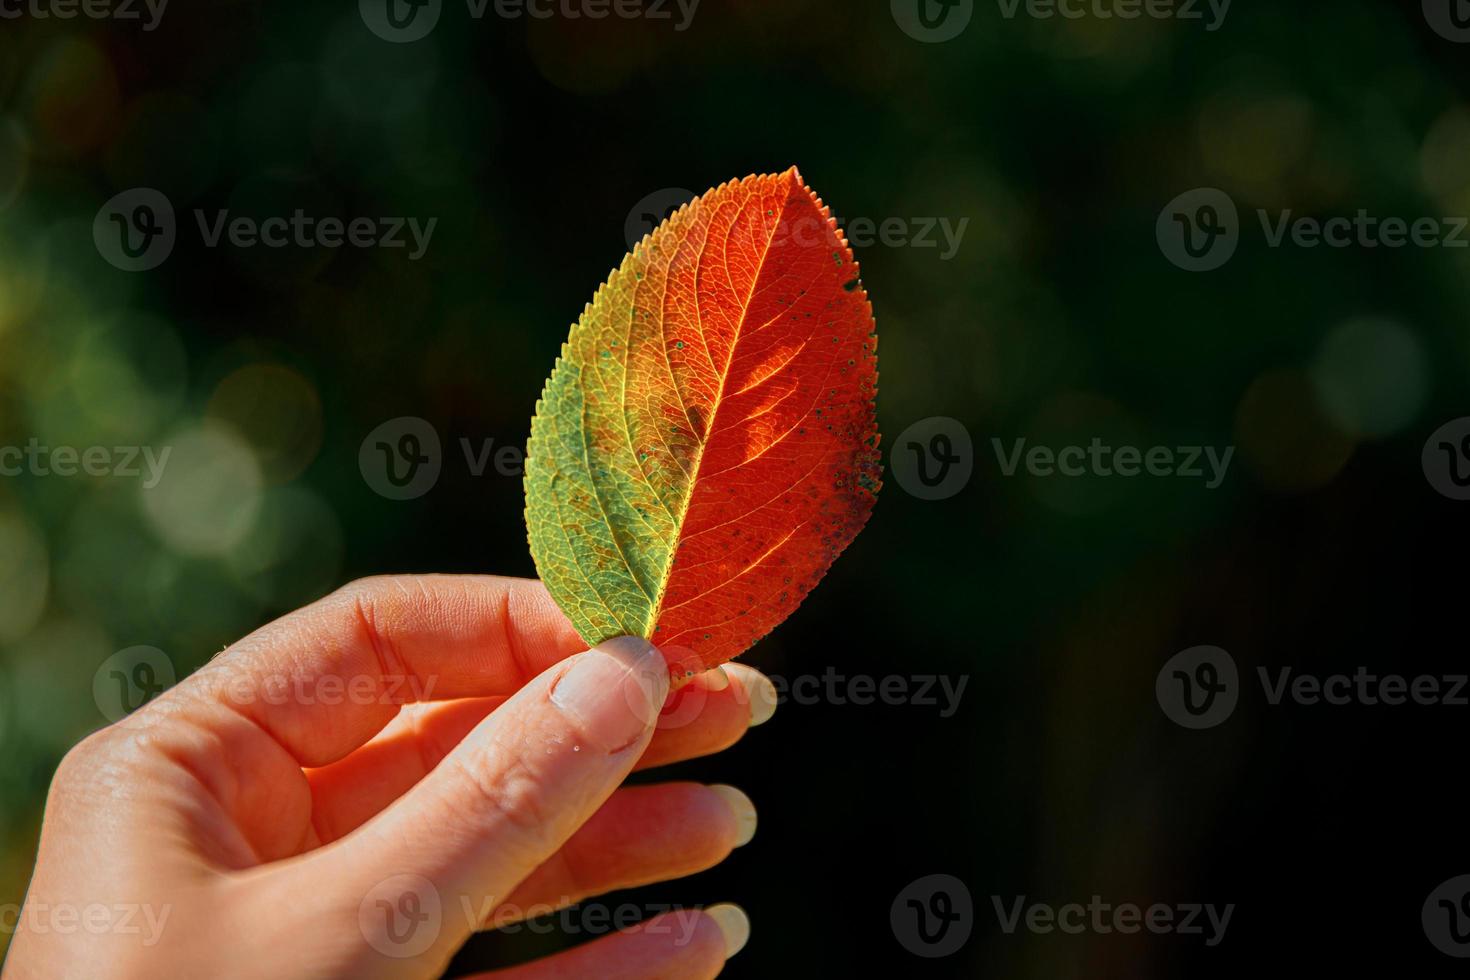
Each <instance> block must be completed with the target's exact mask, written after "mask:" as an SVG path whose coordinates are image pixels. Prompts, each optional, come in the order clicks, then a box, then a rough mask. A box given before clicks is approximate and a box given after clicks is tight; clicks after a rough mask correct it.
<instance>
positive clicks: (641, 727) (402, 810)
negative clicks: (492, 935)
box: [303, 637, 669, 961]
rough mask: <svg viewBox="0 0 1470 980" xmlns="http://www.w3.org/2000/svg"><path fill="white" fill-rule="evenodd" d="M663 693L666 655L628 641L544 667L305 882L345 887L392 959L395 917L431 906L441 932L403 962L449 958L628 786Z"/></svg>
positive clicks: (324, 854) (416, 941) (330, 850)
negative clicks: (622, 785)
mask: <svg viewBox="0 0 1470 980" xmlns="http://www.w3.org/2000/svg"><path fill="white" fill-rule="evenodd" d="M668 690H669V668H668V665H667V663H666V662H665V660H664V657H663V655H662V654H661V653H660V652H659V651H658V649H657V648H655V647H654V646H652V645H651V644H650V643H649V642H648V641H647V640H643V639H638V638H635V637H619V638H617V639H613V640H609V641H607V642H605V643H602V644H600V645H599V646H597V647H596V648H594V649H592V650H589V651H587V652H586V653H582V654H578V655H577V656H574V657H571V658H568V659H567V660H564V661H562V662H561V663H558V664H556V665H554V666H552V667H551V668H549V669H548V670H547V671H546V672H544V673H542V674H541V675H540V676H538V677H536V678H535V679H534V680H533V681H531V682H530V683H529V684H527V685H526V686H525V687H524V688H522V689H521V690H520V691H519V692H517V693H516V694H515V696H513V697H512V698H511V699H510V700H508V701H507V702H506V703H505V704H503V705H501V707H500V708H498V709H497V710H495V711H493V712H492V713H491V714H490V715H489V717H487V718H486V719H485V720H484V721H483V722H481V723H480V724H479V726H477V727H476V728H475V729H474V730H473V731H472V732H471V733H470V734H469V735H468V736H466V737H465V739H464V741H463V742H461V743H460V744H459V745H458V746H457V747H456V748H455V749H454V750H453V751H452V752H451V753H450V754H449V755H448V756H446V757H445V758H444V760H443V761H442V762H441V763H440V764H439V765H438V766H437V767H436V768H435V769H434V770H433V771H432V772H431V773H429V774H428V775H427V776H426V777H424V779H423V780H422V781H421V782H420V783H419V784H418V785H416V786H415V787H414V788H413V789H412V790H410V791H409V792H408V793H406V794H405V795H404V796H403V797H402V798H400V799H399V800H398V801H397V802H396V803H394V804H393V805H392V806H390V807H389V808H388V809H387V810H385V811H384V812H382V813H381V814H379V815H378V816H377V817H375V818H374V819H373V820H371V821H369V822H368V823H367V824H365V825H363V826H362V827H361V828H359V829H358V830H357V831H356V832H354V833H352V834H350V835H348V836H347V837H345V838H343V839H342V840H341V841H339V842H337V844H334V845H330V846H329V847H327V848H325V849H323V851H321V852H318V855H317V861H312V862H310V863H311V864H312V865H313V867H311V868H310V869H309V871H308V872H307V873H309V874H310V875H311V877H312V879H313V880H314V881H316V882H335V883H340V884H341V885H342V886H344V887H347V888H348V889H349V891H348V893H347V896H346V897H347V898H350V899H353V901H351V902H349V903H348V904H351V905H352V906H353V909H352V911H353V913H354V914H357V913H358V912H359V911H361V915H360V917H359V918H360V921H359V925H360V926H361V927H362V928H363V933H364V936H365V937H366V938H367V939H368V940H369V943H370V944H372V945H373V946H374V947H375V948H379V950H380V952H381V951H384V950H383V949H382V947H380V946H379V942H378V941H375V940H381V941H386V942H387V943H388V944H389V945H390V947H391V946H392V945H393V943H394V940H393V938H392V937H393V936H394V935H400V934H402V930H398V931H395V930H394V928H393V923H392V922H391V921H387V920H389V919H391V918H392V917H393V916H392V914H391V913H393V912H394V910H395V909H397V910H400V911H402V912H403V913H404V914H405V915H408V914H410V912H413V914H416V915H419V916H421V917H422V916H423V915H425V914H427V912H426V911H425V910H426V904H425V903H426V900H427V905H428V906H429V908H428V910H427V911H429V912H431V911H432V906H433V905H434V904H436V903H437V905H438V908H439V916H440V918H441V923H440V928H439V929H438V930H437V932H436V933H435V935H433V937H432V939H431V940H430V941H428V942H427V943H425V936H423V935H421V933H424V932H427V931H428V930H427V929H425V930H414V937H413V939H412V943H413V945H414V946H417V947H419V951H418V952H410V953H407V955H408V956H410V957H412V958H413V959H415V960H420V959H430V960H434V961H438V960H440V959H447V957H448V956H449V955H450V954H452V953H453V951H454V949H456V948H457V947H458V946H459V945H460V944H461V943H462V942H463V941H464V940H465V939H466V938H467V937H468V936H469V934H470V933H471V932H473V931H474V930H475V929H476V928H477V927H478V926H479V924H480V923H482V922H483V921H485V919H486V918H487V917H488V914H489V912H490V911H492V910H493V909H494V907H495V903H498V902H500V901H504V899H505V898H506V896H508V895H509V894H510V893H511V891H512V890H513V889H514V888H515V886H516V885H517V884H519V883H520V882H521V880H522V879H524V878H525V877H526V876H527V875H529V874H530V873H531V872H532V871H533V870H535V869H536V868H537V867H538V866H539V865H540V864H541V863H542V862H544V861H545V860H547V859H548V858H550V857H551V856H552V855H553V854H555V853H556V852H557V851H558V850H559V849H560V848H561V846H562V844H564V843H565V842H566V840H567V838H569V837H571V835H572V834H573V833H574V832H575V831H576V830H577V829H578V828H579V827H580V826H581V825H582V824H583V823H584V822H586V820H587V819H588V818H589V817H591V816H592V814H593V813H595V812H596V811H597V809H598V808H599V807H600V806H601V805H602V804H603V802H605V801H606V800H607V798H608V797H609V796H610V795H611V794H612V792H613V790H615V789H616V788H617V787H618V785H619V784H620V783H621V782H622V781H623V780H624V778H625V777H626V776H627V775H628V773H629V771H630V770H631V769H632V768H633V765H634V763H635V762H636V761H637V760H638V757H639V756H640V755H642V754H643V750H644V748H645V747H646V746H647V744H648V741H649V738H650V737H651V736H652V733H653V729H654V725H655V723H656V722H657V721H658V715H659V711H660V709H661V708H662V707H663V704H664V700H665V698H666V697H667V695H668ZM318 861H319V862H323V863H318ZM326 865H331V866H330V867H328V866H326ZM303 870H306V869H303ZM332 890H333V891H334V892H336V893H337V895H338V896H339V901H341V900H342V899H341V896H342V894H343V893H342V892H340V891H337V889H336V888H335V887H333V889H332ZM378 892H383V893H384V894H378ZM358 899H360V900H361V901H360V902H359V901H358ZM403 900H407V901H406V903H405V901H403ZM334 904H337V903H334ZM378 910H382V911H378ZM385 913H387V914H386V915H385ZM424 925H425V926H426V927H427V926H429V925H430V923H428V922H425V923H424ZM375 929H378V930H380V933H379V934H378V935H376V936H375V935H374V934H373V932H374V930H375ZM389 955H394V954H393V953H392V952H391V951H390V952H389Z"/></svg>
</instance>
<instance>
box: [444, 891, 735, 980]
mask: <svg viewBox="0 0 1470 980" xmlns="http://www.w3.org/2000/svg"><path fill="white" fill-rule="evenodd" d="M749 939H750V920H749V919H748V918H747V917H746V915H745V912H744V911H742V910H741V909H740V907H739V906H736V905H711V906H710V907H709V908H706V909H702V910H698V909H681V910H679V911H675V912H665V913H664V914H663V915H659V916H655V917H654V918H652V919H649V920H648V921H647V922H644V923H642V924H640V925H637V926H634V927H633V928H631V929H628V930H627V931H625V932H619V933H616V934H615V935H611V936H605V937H603V938H602V939H598V940H595V941H593V942H590V943H587V944H585V945H582V946H578V947H577V948H576V949H572V950H568V951H567V952H565V953H558V954H557V955H555V956H548V957H547V958H545V959H543V960H537V961H536V962H534V963H527V964H525V965H524V966H516V967H511V968H510V969H508V970H497V971H495V972H492V973H479V974H476V975H475V976H474V977H472V978H470V980H584V978H586V977H598V978H599V980H656V978H665V977H667V978H673V977H678V978H679V980H710V978H713V977H717V976H719V975H720V971H721V970H723V969H724V968H725V961H726V960H728V959H729V958H730V957H732V956H734V955H735V954H736V953H738V952H740V950H741V949H743V948H744V947H745V944H746V942H747V941H749Z"/></svg>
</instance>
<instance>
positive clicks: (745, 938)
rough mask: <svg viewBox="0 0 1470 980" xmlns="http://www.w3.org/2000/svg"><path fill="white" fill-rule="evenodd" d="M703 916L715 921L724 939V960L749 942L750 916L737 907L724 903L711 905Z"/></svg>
mask: <svg viewBox="0 0 1470 980" xmlns="http://www.w3.org/2000/svg"><path fill="white" fill-rule="evenodd" d="M704 914H705V915H707V916H709V917H710V918H711V919H714V920H715V925H717V926H719V927H720V934H721V935H722V936H724V937H725V959H727V960H728V959H729V958H730V957H732V956H734V955H735V954H736V953H738V952H740V951H741V950H742V949H744V948H745V944H746V943H748V942H750V916H748V915H746V914H745V910H744V909H742V908H741V907H740V906H738V905H732V904H730V903H729V902H725V903H723V904H720V905H711V906H710V907H709V908H707V909H705V910H704Z"/></svg>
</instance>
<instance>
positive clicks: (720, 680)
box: [699, 667, 730, 691]
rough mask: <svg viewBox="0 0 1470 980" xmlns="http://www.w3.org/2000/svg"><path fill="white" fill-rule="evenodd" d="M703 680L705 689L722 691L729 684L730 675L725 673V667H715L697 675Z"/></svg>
mask: <svg viewBox="0 0 1470 980" xmlns="http://www.w3.org/2000/svg"><path fill="white" fill-rule="evenodd" d="M699 676H700V677H701V678H703V680H704V689H705V690H706V691H723V690H724V689H725V688H727V687H729V686H730V675H729V674H727V673H725V668H723V667H716V668H715V669H714V670H707V671H705V672H704V673H703V674H700V675H699Z"/></svg>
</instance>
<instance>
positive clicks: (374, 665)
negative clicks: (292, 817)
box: [170, 575, 587, 767]
mask: <svg viewBox="0 0 1470 980" xmlns="http://www.w3.org/2000/svg"><path fill="white" fill-rule="evenodd" d="M586 648H587V645H586V644H585V643H583V642H582V640H581V638H580V637H579V636H578V635H577V632H576V630H574V629H573V628H572V625H571V623H570V622H568V620H567V618H566V616H565V615H563V614H562V612H561V610H560V609H558V608H557V606H556V603H555V602H553V601H552V599H551V596H550V595H548V594H547V592H546V588H545V587H544V586H543V585H542V584H541V583H540V582H538V581H536V580H535V579H518V578H504V577H500V576H477V575H399V576H383V577H378V578H368V579H362V580H360V581H357V582H354V583H352V584H351V585H348V586H345V587H343V588H342V589H340V590H338V591H337V592H334V593H333V594H331V595H329V596H327V597H326V598H324V599H321V600H319V601H318V602H315V603H313V604H312V605H309V606H306V607H304V608H302V609H299V610H297V611H296V612H293V613H291V614H289V615H287V616H285V617H282V618H281V619H278V620H276V621H275V622H273V623H270V624H268V625H266V626H263V627H261V628H260V629H258V630H256V631H255V632H254V633H251V634H250V635H249V636H247V637H245V638H244V639H243V640H240V641H239V642H238V643H236V644H234V645H233V646H231V647H229V648H228V649H227V650H225V652H224V653H222V654H220V655H219V656H218V657H216V658H215V659H214V660H212V661H211V662H210V663H209V664H208V665H207V666H206V667H205V668H204V669H203V670H201V671H200V672H199V673H197V674H196V675H194V677H192V678H190V679H189V680H188V681H185V682H184V683H183V684H181V685H179V687H178V688H176V689H175V692H176V696H177V697H183V698H190V699H193V698H198V699H201V700H203V701H206V702H211V703H216V704H223V705H226V706H228V707H229V708H231V709H233V710H234V711H236V712H237V713H239V714H242V715H244V716H245V717H247V718H249V719H250V720H251V721H253V722H255V723H256V724H257V725H259V726H260V727H261V728H262V729H264V730H265V731H266V732H267V733H268V734H269V735H271V736H272V737H273V738H274V739H275V740H276V741H277V742H278V743H279V744H280V745H281V746H282V747H283V748H285V749H286V750H287V751H288V752H289V753H290V754H291V755H292V756H293V757H294V758H295V759H296V760H297V761H298V762H299V763H300V764H301V765H302V766H306V767H316V766H323V765H327V764H328V763H331V762H335V761H337V760H338V759H341V758H343V757H344V756H346V755H347V754H348V753H350V752H352V751H353V750H354V749H356V748H358V747H359V746H361V745H363V744H364V743H366V742H367V741H368V740H369V739H370V738H372V736H373V735H375V734H377V732H379V731H380V730H381V729H382V728H383V726H384V725H386V724H387V723H388V722H389V721H391V720H392V719H393V717H394V716H395V715H396V714H397V713H398V711H399V709H400V708H401V707H402V706H403V705H404V704H406V703H409V702H415V701H431V700H442V699H450V698H467V697H490V696H496V695H502V696H508V695H510V694H514V693H515V692H516V691H517V690H519V689H520V688H521V687H522V686H524V685H525V684H526V682H527V681H529V680H530V679H531V678H533V677H535V676H536V675H538V674H540V673H541V672H542V671H543V670H545V669H546V668H547V667H549V666H551V665H552V664H553V663H556V662H557V661H560V660H562V659H564V658H566V657H568V656H570V655H572V654H574V653H578V652H581V651H582V650H585V649H586ZM175 692H170V693H171V694H175Z"/></svg>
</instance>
